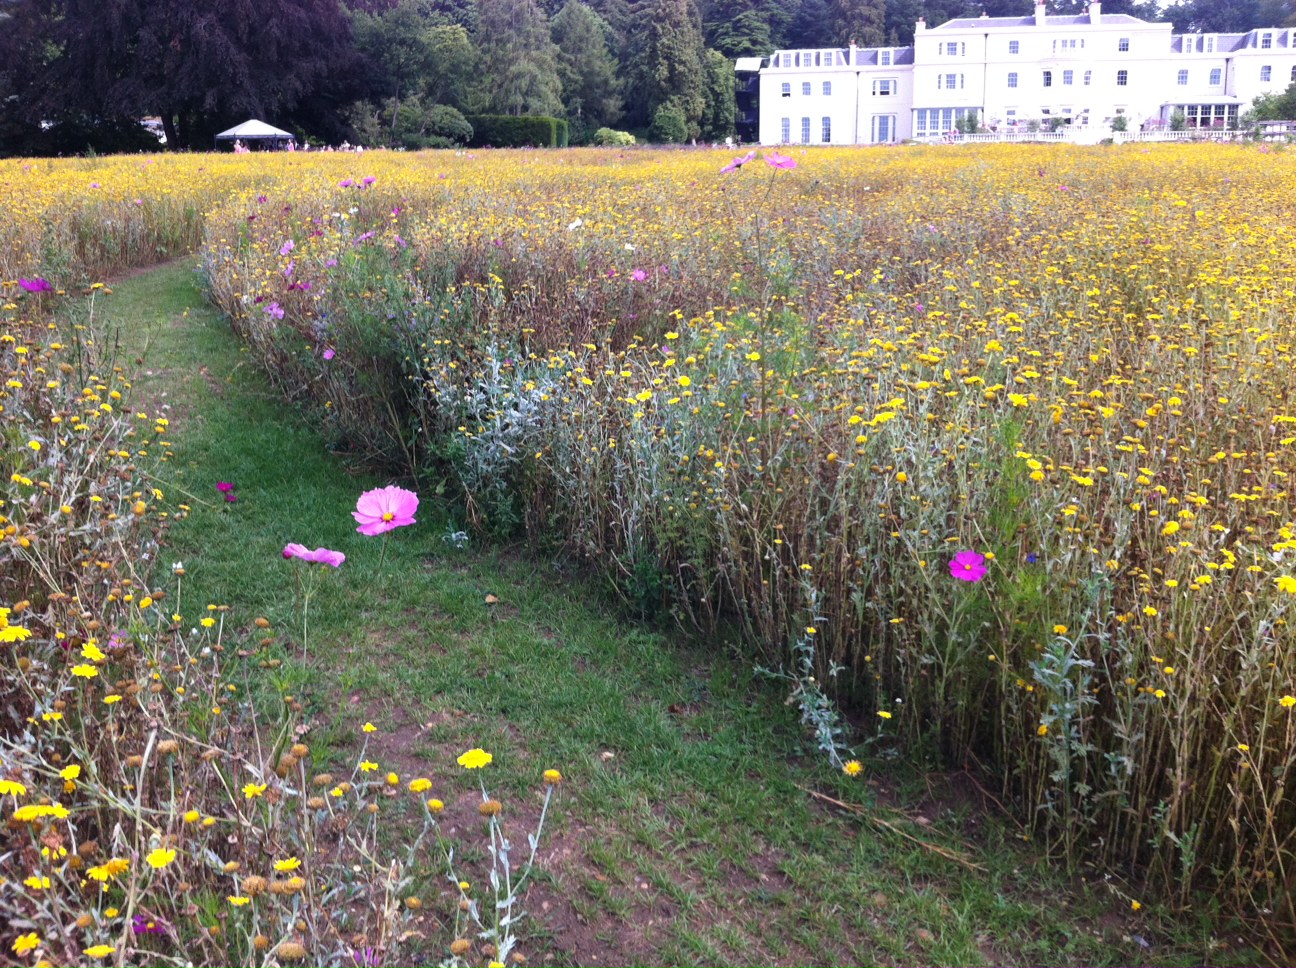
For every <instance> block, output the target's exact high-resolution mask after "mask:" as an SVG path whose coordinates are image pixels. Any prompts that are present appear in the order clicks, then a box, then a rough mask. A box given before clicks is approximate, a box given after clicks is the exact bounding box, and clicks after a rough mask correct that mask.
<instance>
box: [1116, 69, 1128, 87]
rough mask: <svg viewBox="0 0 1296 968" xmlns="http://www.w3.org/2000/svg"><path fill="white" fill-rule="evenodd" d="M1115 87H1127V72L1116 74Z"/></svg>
mask: <svg viewBox="0 0 1296 968" xmlns="http://www.w3.org/2000/svg"><path fill="white" fill-rule="evenodd" d="M1116 86H1117V87H1129V71H1117V72H1116Z"/></svg>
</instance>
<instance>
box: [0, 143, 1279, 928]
mask: <svg viewBox="0 0 1296 968" xmlns="http://www.w3.org/2000/svg"><path fill="white" fill-rule="evenodd" d="M792 157H793V159H794V160H795V161H796V162H797V166H796V167H795V168H794V169H785V168H777V169H776V168H774V167H772V166H768V165H766V164H765V163H764V162H763V161H762V160H761V159H757V160H754V161H752V162H749V163H748V164H746V165H744V166H742V167H740V168H738V169H737V170H734V171H730V172H727V173H722V172H721V171H720V168H721V167H722V166H723V165H725V164H726V163H727V162H728V161H729V160H730V156H729V155H726V154H720V153H717V152H714V151H704V150H699V151H676V152H667V151H660V152H658V151H648V150H643V151H640V150H633V151H622V152H618V151H614V150H598V151H593V150H591V151H566V152H527V151H509V152H491V151H484V152H477V153H427V154H411V155H403V154H393V153H383V152H378V153H368V154H365V155H363V156H352V155H307V154H295V155H280V156H270V155H267V156H260V155H250V156H239V157H237V158H232V157H219V158H218V157H213V156H192V157H177V158H157V159H149V158H122V159H109V160H103V161H96V162H90V161H69V162H62V163H51V162H4V163H0V197H2V198H3V201H4V205H3V208H2V209H0V211H3V212H4V213H5V215H4V216H3V218H2V219H0V242H2V243H3V247H2V248H0V280H2V281H3V285H4V287H5V288H4V293H3V294H4V297H5V304H4V306H5V308H4V315H3V317H0V318H3V319H4V320H5V325H6V326H8V327H9V331H10V332H11V333H13V334H14V336H11V337H9V338H8V342H7V343H6V344H5V345H4V347H3V349H0V361H2V363H3V367H4V369H5V370H6V374H5V378H6V379H10V380H16V381H18V382H22V380H23V373H24V367H25V366H26V365H27V364H26V363H25V362H24V359H23V358H22V356H21V355H19V354H18V352H17V351H18V350H19V349H27V350H28V351H29V355H34V354H39V353H45V352H48V349H47V348H45V349H38V348H37V347H38V344H39V340H36V341H35V342H28V343H27V344H24V343H23V340H24V339H25V338H26V337H20V336H19V335H18V334H20V333H21V332H23V331H24V328H25V327H26V326H27V325H28V323H27V322H25V321H30V320H35V319H38V318H40V312H41V311H42V304H41V300H46V299H50V298H52V297H51V296H50V295H47V294H45V293H43V292H29V291H27V290H25V289H23V288H22V287H21V286H20V285H19V282H18V280H19V279H20V278H21V279H31V278H35V277H38V276H39V277H40V278H48V279H49V280H50V281H51V283H53V285H54V287H55V288H61V289H65V290H73V289H77V288H80V287H83V286H87V285H88V284H90V283H93V282H97V281H102V280H103V278H104V274H105V273H108V272H111V271H117V270H120V269H123V268H126V267H127V266H130V265H140V264H146V263H148V262H149V261H152V260H155V259H158V258H161V257H163V256H165V255H170V254H174V253H176V252H179V251H182V250H183V249H184V248H186V247H187V246H189V245H192V244H195V243H196V242H197V241H198V237H199V235H201V236H202V245H201V250H200V251H201V260H202V263H203V267H204V271H205V273H206V276H207V279H208V283H209V285H210V288H211V292H212V295H213V298H214V299H215V300H216V301H217V302H218V304H219V305H220V306H221V307H222V308H223V309H224V310H225V311H226V312H227V313H228V314H229V316H230V319H231V321H232V324H233V328H234V330H235V332H236V333H237V334H238V335H239V336H240V337H241V338H243V339H244V340H246V341H247V343H248V344H249V346H250V347H251V348H252V349H253V351H254V352H255V354H256V355H257V357H258V359H259V360H260V361H261V362H262V364H263V365H264V366H265V367H266V369H267V371H268V372H269V373H270V374H271V375H272V377H273V379H274V380H275V381H276V382H277V383H278V384H279V385H280V386H281V387H282V389H283V390H284V392H285V393H286V394H287V395H288V396H290V397H291V398H293V399H296V400H299V401H302V402H303V404H304V405H305V406H307V407H308V408H310V409H311V411H312V412H313V413H314V414H316V415H317V417H318V420H319V423H320V426H321V428H322V429H323V431H324V432H325V433H326V434H327V435H329V436H330V437H331V438H332V439H333V440H334V441H335V442H341V443H345V444H346V445H347V446H348V447H350V448H351V449H353V450H355V451H357V452H360V453H364V454H367V455H369V456H371V457H373V458H376V459H379V460H384V461H387V462H390V463H392V464H393V465H395V466H398V467H404V468H406V469H408V470H409V471H411V472H412V473H415V474H425V475H430V476H436V475H443V476H447V477H449V478H450V479H452V480H453V481H454V482H455V486H457V487H458V488H459V490H460V492H461V495H460V496H461V497H462V499H463V501H464V506H465V508H466V509H467V512H468V514H469V515H470V517H471V519H472V521H473V523H474V524H475V525H476V526H477V527H479V528H481V529H484V530H487V531H493V532H496V533H503V534H511V533H525V534H527V535H528V536H529V537H530V538H531V539H532V540H533V541H534V542H535V543H536V545H537V547H543V548H555V547H559V546H561V547H562V548H564V549H565V550H566V551H567V552H568V553H570V554H574V555H577V556H579V557H581V558H582V559H584V560H586V561H588V562H589V563H590V564H591V565H592V566H593V567H594V568H595V569H597V570H598V571H599V572H601V573H602V574H603V575H605V576H606V578H607V579H608V582H609V584H610V585H611V586H612V587H613V588H614V589H615V590H616V591H617V592H618V593H619V594H621V595H622V596H624V598H625V599H626V600H627V602H629V603H630V604H631V605H633V606H634V607H636V608H637V609H640V610H641V611H644V612H649V613H651V612H654V611H657V610H665V609H672V610H674V611H675V612H676V613H677V614H679V615H681V616H682V617H684V618H685V619H686V620H687V621H689V622H691V623H693V624H694V625H696V626H697V627H699V628H701V629H703V630H712V629H715V628H716V627H717V626H719V625H721V624H722V623H736V624H737V625H738V626H739V627H740V628H741V629H742V630H743V632H744V633H745V637H746V639H747V641H748V642H749V643H750V644H751V646H752V648H753V652H754V654H757V655H759V656H760V657H761V661H763V662H764V663H765V664H767V665H771V666H775V665H779V664H782V665H783V666H785V667H789V666H790V665H791V664H792V662H793V661H794V660H795V659H796V658H797V657H798V656H806V655H808V656H810V657H811V664H812V667H813V668H814V670H815V671H817V673H818V674H819V677H820V678H821V679H822V678H824V677H825V675H826V673H827V672H828V671H829V668H830V665H831V664H833V663H838V664H840V665H841V666H842V667H843V669H844V670H845V671H844V672H842V674H841V675H840V676H838V678H837V680H836V681H837V684H838V686H839V687H840V688H841V690H842V692H843V694H848V695H849V696H850V697H851V699H852V701H853V702H855V703H857V704H863V705H865V706H866V707H868V708H869V710H870V712H869V716H870V719H872V718H873V717H874V714H875V713H876V714H877V716H876V722H877V723H879V724H880V728H881V729H882V730H883V731H884V732H885V734H886V735H888V736H890V735H895V736H897V737H899V738H900V739H902V740H903V741H904V742H906V743H909V744H913V745H914V746H915V747H918V748H925V749H926V750H928V751H929V752H931V753H933V754H936V755H939V756H940V757H942V758H944V759H945V760H946V761H948V762H951V763H956V764H963V763H965V762H969V761H970V760H971V759H972V758H973V757H975V758H976V759H977V760H979V761H981V762H982V763H984V764H987V765H991V764H993V766H994V768H995V769H996V770H997V771H998V772H1000V773H1001V774H1002V775H1003V776H1004V777H1005V780H1004V785H1005V789H1006V792H1007V793H1008V794H1009V795H1010V796H1011V797H1012V798H1013V800H1014V802H1015V803H1017V804H1019V805H1020V808H1021V815H1022V817H1023V819H1024V820H1025V821H1026V822H1027V823H1029V824H1030V825H1032V826H1036V827H1038V828H1040V829H1042V830H1045V831H1047V832H1048V833H1049V836H1051V837H1052V838H1053V840H1054V842H1055V843H1056V845H1057V847H1058V849H1059V851H1060V852H1061V853H1064V854H1065V856H1066V857H1067V858H1068V859H1069V860H1076V861H1078V859H1079V858H1080V857H1082V856H1089V857H1094V856H1097V857H1099V858H1100V859H1101V860H1103V861H1104V862H1106V863H1109V864H1113V865H1123V864H1130V863H1145V864H1147V865H1148V869H1149V870H1150V871H1151V872H1152V874H1153V875H1154V876H1155V877H1159V878H1160V879H1161V881H1162V883H1163V884H1171V885H1174V884H1183V885H1186V884H1188V883H1191V882H1192V880H1193V878H1194V877H1201V876H1205V875H1206V872H1207V871H1209V870H1210V869H1211V868H1215V869H1216V871H1217V875H1215V876H1217V877H1218V879H1219V880H1220V881H1221V882H1223V883H1224V885H1225V886H1226V887H1227V889H1228V890H1229V891H1231V892H1233V895H1234V896H1235V897H1237V898H1247V899H1250V902H1251V903H1253V904H1254V905H1256V906H1270V907H1272V906H1277V905H1282V904H1286V905H1287V906H1288V910H1289V911H1290V906H1291V904H1292V900H1291V898H1292V896H1293V888H1294V885H1293V882H1292V877H1293V876H1296V875H1293V865H1294V864H1296V845H1294V844H1293V841H1292V840H1291V836H1290V831H1291V830H1293V829H1296V806H1294V805H1293V800H1292V799H1291V797H1290V796H1288V795H1287V794H1286V792H1285V790H1286V788H1287V785H1288V783H1289V782H1294V781H1296V777H1294V776H1293V770H1294V764H1296V718H1294V715H1296V714H1294V711H1293V708H1292V707H1293V703H1296V700H1292V701H1289V700H1290V697H1291V696H1292V694H1293V693H1296V649H1294V648H1293V646H1294V645H1296V642H1294V641H1293V631H1292V624H1291V621H1290V618H1291V614H1292V612H1293V607H1294V606H1296V597H1294V596H1296V502H1294V501H1293V491H1292V484H1293V480H1292V475H1293V474H1296V365H1294V361H1293V352H1294V344H1296V227H1294V226H1296V218H1294V216H1296V211H1294V209H1296V201H1293V199H1296V161H1294V160H1293V158H1294V157H1296V156H1293V155H1292V154H1291V153H1289V152H1284V151H1280V150H1275V149H1274V148H1273V147H1272V146H1269V145H1255V146H1253V145H1216V144H1197V145H1164V146H1161V145H1158V146H1152V147H1146V148H1145V147H1142V146H1135V145H1130V146H1122V147H1110V146H1109V147H1098V148H1080V147H1072V146H1032V147H1031V148H1030V149H1028V150H1026V149H1022V148H1020V147H1017V146H1008V145H1004V146H983V147H982V146H978V147H964V146H959V147H936V148H905V149H885V150H882V149H874V150H862V149H824V150H810V151H801V150H797V151H795V152H793V153H792ZM4 402H5V400H4V398H0V403H4ZM53 435H54V436H57V432H54V434H53ZM19 436H21V435H19ZM21 443H23V444H25V443H26V440H22V441H21ZM46 445H47V446H49V445H48V443H47V444H46ZM6 460H10V458H6ZM23 460H24V461H28V462H29V461H30V455H29V454H24V455H23ZM27 466H28V465H27V463H23V462H17V463H14V466H13V467H10V466H8V465H6V476H8V475H9V474H10V473H14V474H20V475H21V474H24V473H26V471H25V470H24V468H25V467H27ZM8 486H11V487H18V486H23V485H8ZM22 493H26V492H22ZM11 527H12V528H14V530H13V531H11V533H10V535H9V537H8V542H9V544H10V545H12V543H13V541H14V540H17V538H18V537H20V536H23V535H27V536H31V535H32V528H31V527H29V526H28V525H27V524H26V523H24V522H22V521H20V520H19V519H18V518H15V519H14V521H13V522H12V524H11ZM0 547H4V546H0ZM10 553H11V552H10V551H8V550H0V563H3V562H4V561H5V560H6V558H5V555H6V554H10ZM960 553H967V555H968V556H965V557H961V558H960V562H961V565H957V566H955V567H953V568H952V567H951V565H952V563H953V562H954V559H955V556H956V555H959V554H960ZM960 567H961V568H962V572H961V573H960V571H959V568H960ZM1185 875H1187V876H1185Z"/></svg>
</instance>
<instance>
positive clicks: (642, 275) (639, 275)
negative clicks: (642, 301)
mask: <svg viewBox="0 0 1296 968" xmlns="http://www.w3.org/2000/svg"><path fill="white" fill-rule="evenodd" d="M630 278H631V279H633V280H634V281H635V282H643V281H644V280H645V279H647V278H648V273H646V272H644V271H643V270H642V269H636V270H635V271H634V272H632V273H630Z"/></svg>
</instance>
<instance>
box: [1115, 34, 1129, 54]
mask: <svg viewBox="0 0 1296 968" xmlns="http://www.w3.org/2000/svg"><path fill="white" fill-rule="evenodd" d="M1116 49H1117V50H1119V51H1122V52H1124V51H1127V50H1129V38H1128V37H1122V38H1121V39H1120V40H1118V41H1116Z"/></svg>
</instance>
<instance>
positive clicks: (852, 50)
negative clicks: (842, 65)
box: [846, 37, 859, 67]
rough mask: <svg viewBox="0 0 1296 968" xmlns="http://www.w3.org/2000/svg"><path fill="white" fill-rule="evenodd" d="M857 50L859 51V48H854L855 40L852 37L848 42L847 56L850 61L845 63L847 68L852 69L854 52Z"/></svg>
mask: <svg viewBox="0 0 1296 968" xmlns="http://www.w3.org/2000/svg"><path fill="white" fill-rule="evenodd" d="M857 50H859V48H858V47H856V46H855V38H854V37H852V38H851V40H850V54H849V56H850V60H848V61H847V62H846V64H847V65H848V66H849V67H854V66H855V52H856V51H857Z"/></svg>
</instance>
